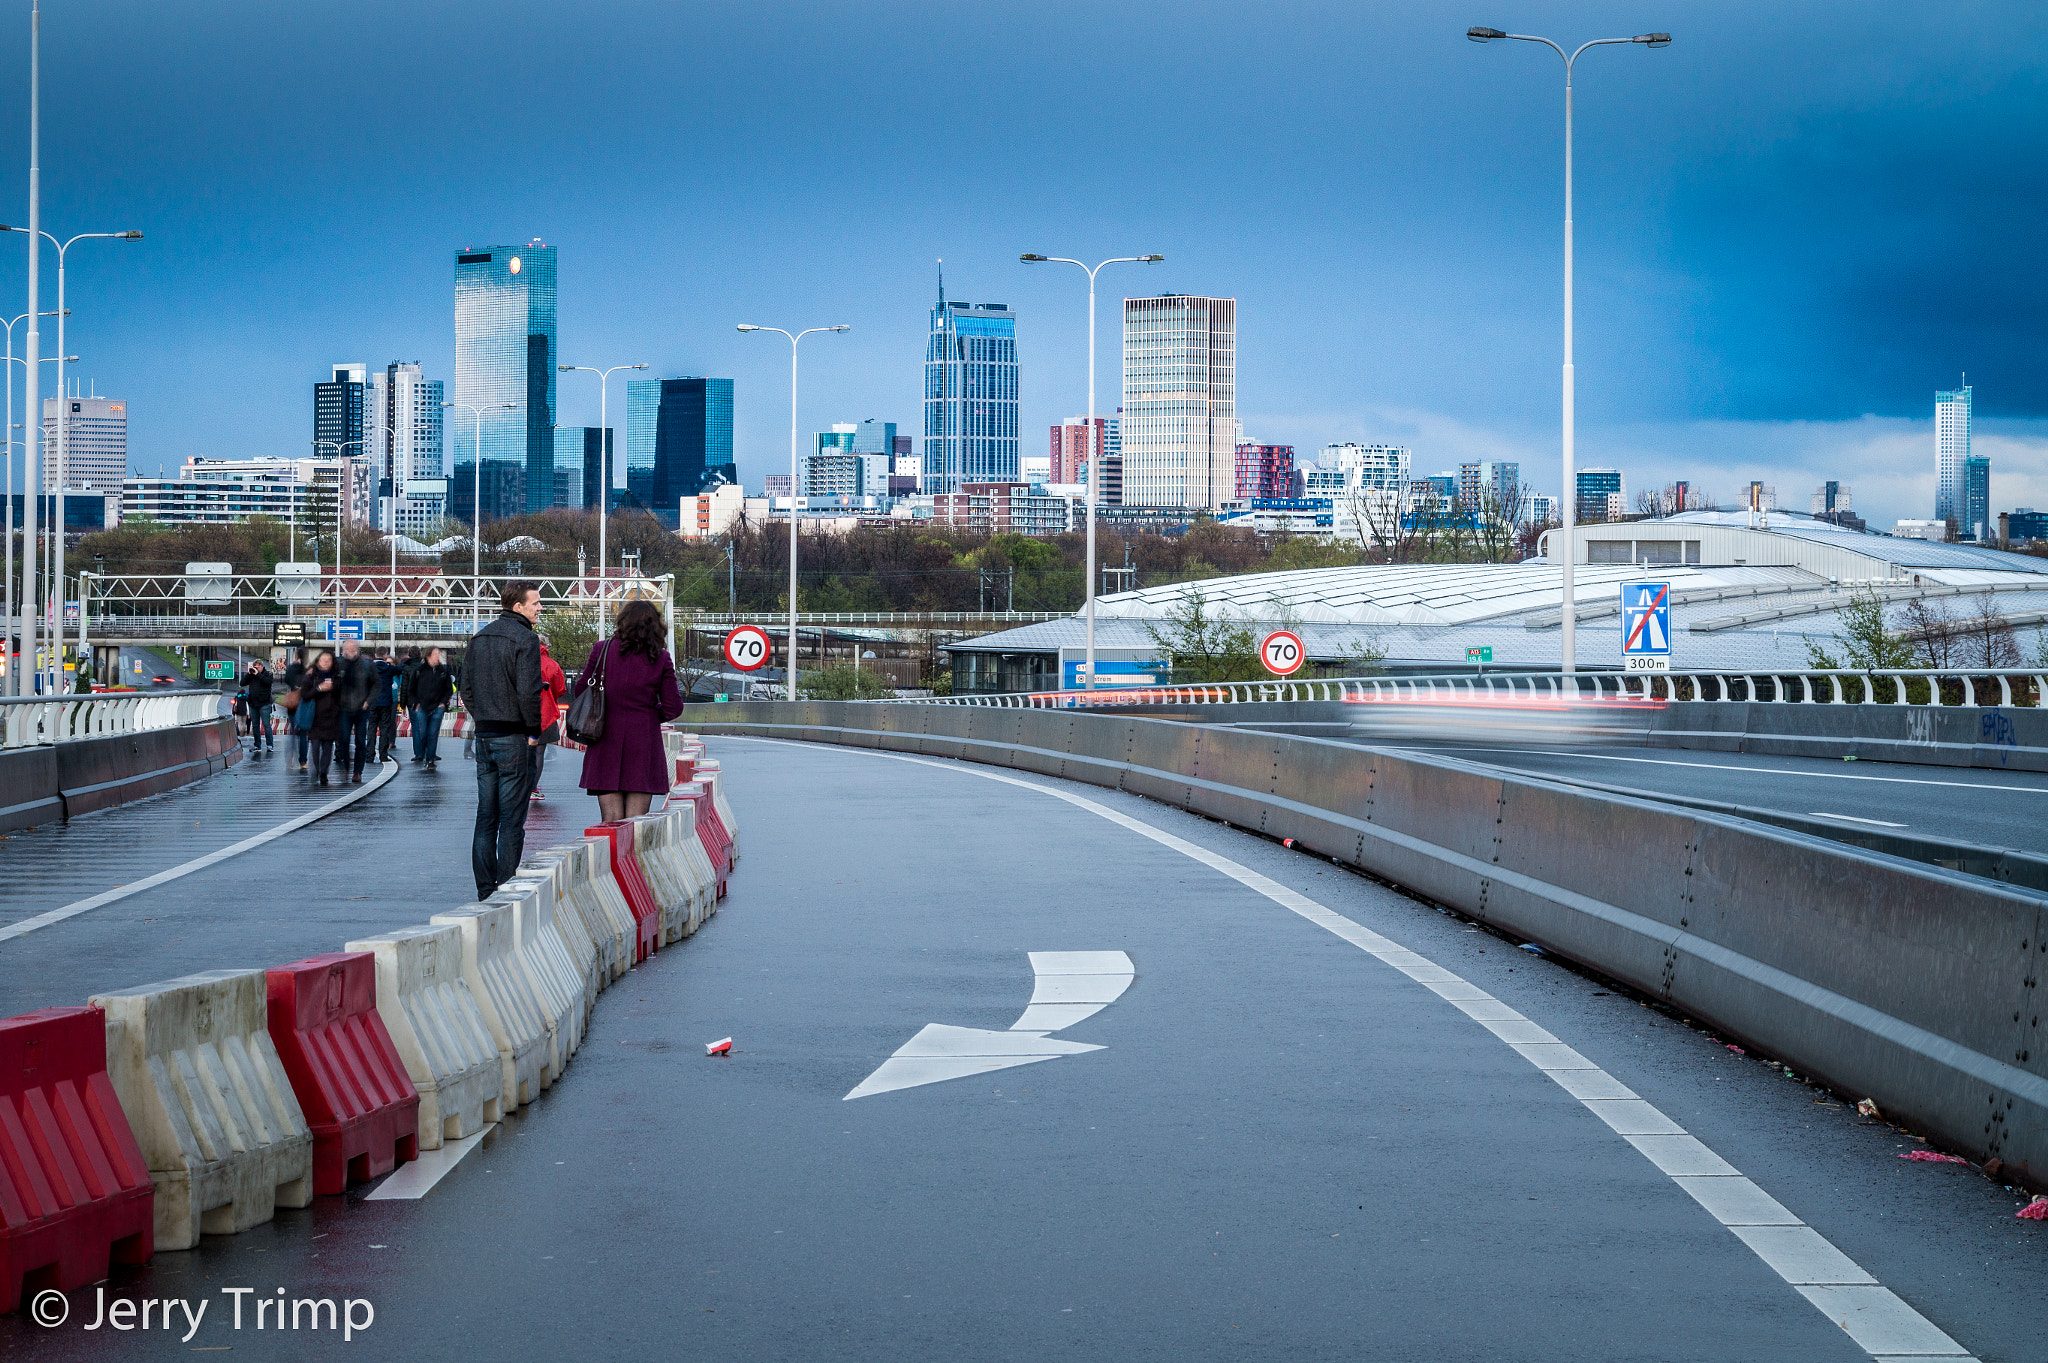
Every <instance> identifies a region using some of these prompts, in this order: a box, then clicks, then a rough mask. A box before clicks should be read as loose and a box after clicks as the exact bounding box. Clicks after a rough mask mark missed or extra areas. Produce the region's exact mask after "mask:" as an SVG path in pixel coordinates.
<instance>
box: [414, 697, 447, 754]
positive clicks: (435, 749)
mask: <svg viewBox="0 0 2048 1363" xmlns="http://www.w3.org/2000/svg"><path fill="white" fill-rule="evenodd" d="M447 713H448V707H447V706H445V705H436V706H435V707H434V708H433V709H431V710H414V711H413V712H412V755H413V757H414V759H415V760H417V761H420V762H438V761H440V760H441V755H440V748H441V716H442V715H445V714H447Z"/></svg>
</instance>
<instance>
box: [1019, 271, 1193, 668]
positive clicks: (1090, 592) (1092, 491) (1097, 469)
mask: <svg viewBox="0 0 2048 1363" xmlns="http://www.w3.org/2000/svg"><path fill="white" fill-rule="evenodd" d="M1017 259H1019V260H1021V261H1023V262H1024V263H1025V264H1026V265H1080V266H1081V268H1082V269H1083V270H1085V271H1087V274H1088V425H1087V428H1086V429H1087V432H1088V435H1087V439H1088V440H1089V441H1091V442H1093V444H1094V453H1092V454H1090V455H1089V456H1088V577H1087V581H1086V583H1085V585H1084V588H1083V590H1084V591H1085V592H1086V595H1085V596H1084V597H1083V598H1082V599H1083V601H1084V602H1085V606H1086V614H1087V617H1088V677H1087V680H1086V681H1085V682H1083V683H1082V685H1083V686H1084V687H1085V688H1086V689H1087V690H1090V691H1093V690H1094V689H1095V499H1096V496H1097V489H1099V488H1100V487H1101V486H1102V452H1103V446H1104V444H1105V443H1106V442H1105V441H1103V440H1102V439H1101V438H1100V437H1098V436H1097V435H1096V433H1095V274H1096V271H1097V270H1100V269H1101V268H1102V266H1103V265H1128V264H1138V265H1157V264H1158V263H1159V262H1160V261H1162V260H1165V259H1166V257H1165V256H1157V255H1154V256H1117V257H1115V258H1114V259H1112V260H1105V261H1103V262H1102V264H1101V265H1097V266H1095V267H1094V268H1093V269H1090V268H1089V267H1088V266H1087V265H1083V264H1082V263H1081V262H1080V261H1078V260H1070V259H1068V258H1067V257H1066V256H1040V255H1032V254H1031V253H1030V252H1026V253H1025V254H1023V255H1021V256H1019V257H1017ZM1062 680H1063V681H1064V679H1062Z"/></svg>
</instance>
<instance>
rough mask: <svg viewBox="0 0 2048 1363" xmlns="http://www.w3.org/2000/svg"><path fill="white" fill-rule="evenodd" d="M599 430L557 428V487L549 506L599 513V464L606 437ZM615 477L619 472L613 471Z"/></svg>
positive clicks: (614, 453) (615, 456)
mask: <svg viewBox="0 0 2048 1363" xmlns="http://www.w3.org/2000/svg"><path fill="white" fill-rule="evenodd" d="M607 434H609V433H608V432H606V431H605V430H604V429H603V428H602V427H598V426H557V427H555V462H554V483H553V484H552V486H551V488H550V491H549V496H550V497H551V498H552V500H551V501H550V503H549V505H551V506H555V507H560V508H566V509H568V510H571V511H595V510H597V488H598V481H599V478H600V476H601V475H600V473H599V469H600V467H601V465H600V464H599V462H598V461H599V460H600V459H602V458H603V457H604V453H605V450H604V437H605V436H606V435H607ZM611 453H612V459H613V463H614V465H615V466H616V464H617V460H618V444H617V442H616V440H614V441H613V442H612V447H611ZM614 473H615V475H616V468H615V470H614Z"/></svg>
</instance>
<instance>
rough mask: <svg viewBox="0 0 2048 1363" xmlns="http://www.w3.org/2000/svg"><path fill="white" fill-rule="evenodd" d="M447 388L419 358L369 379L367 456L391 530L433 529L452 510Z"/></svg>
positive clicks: (380, 516) (383, 520) (382, 523)
mask: <svg viewBox="0 0 2048 1363" xmlns="http://www.w3.org/2000/svg"><path fill="white" fill-rule="evenodd" d="M442 391H443V389H442V385H441V381H440V380H439V379H429V378H428V377H427V376H426V374H425V372H424V370H423V369H422V368H421V366H420V363H419V361H417V360H410V361H399V360H394V361H392V362H391V363H390V364H389V365H387V366H385V368H384V370H383V372H382V373H376V374H370V375H367V376H366V377H365V379H364V383H363V436H362V440H363V458H364V462H365V464H366V465H367V466H368V467H369V469H370V471H371V476H372V477H373V478H374V479H375V480H376V490H375V492H374V494H373V495H374V497H375V502H376V523H377V528H378V529H380V530H383V531H385V532H386V533H390V532H393V531H396V532H397V533H399V534H412V532H413V531H415V530H426V529H431V528H432V527H433V526H434V524H435V523H436V522H438V521H440V519H441V518H442V517H443V516H444V515H446V514H447V506H446V503H447V496H448V494H447V465H446V462H445V456H444V455H443V452H442V446H441V432H442V423H441V395H442ZM408 489H413V490H415V491H417V492H418V493H419V496H417V497H415V496H412V495H410V493H409V492H408ZM415 501H419V502H423V503H431V504H432V505H431V506H428V505H419V506H415V505H413V504H412V503H413V502H415Z"/></svg>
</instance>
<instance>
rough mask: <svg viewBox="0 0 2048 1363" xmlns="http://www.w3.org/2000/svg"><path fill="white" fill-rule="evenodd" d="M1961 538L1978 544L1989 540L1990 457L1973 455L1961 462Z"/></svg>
mask: <svg viewBox="0 0 2048 1363" xmlns="http://www.w3.org/2000/svg"><path fill="white" fill-rule="evenodd" d="M1961 510H1962V522H1963V533H1962V538H1964V539H1966V540H1976V541H1977V542H1978V543H1980V544H1981V543H1983V542H1984V541H1986V540H1988V539H1990V538H1991V456H1990V455H1988V454H1973V455H1971V456H1970V457H1969V458H1968V459H1965V460H1964V461H1963V502H1962V508H1961Z"/></svg>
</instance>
